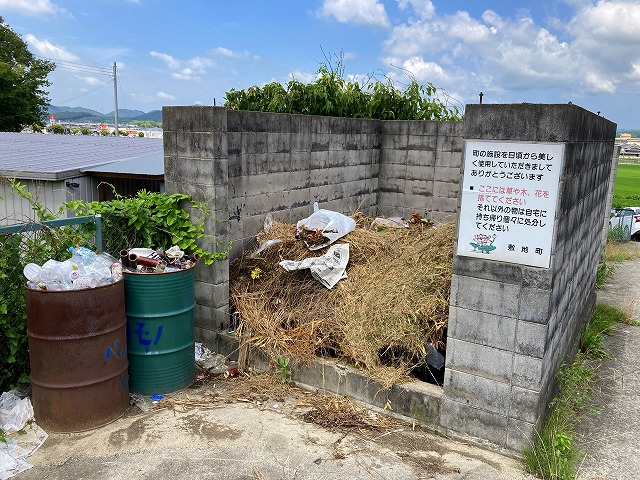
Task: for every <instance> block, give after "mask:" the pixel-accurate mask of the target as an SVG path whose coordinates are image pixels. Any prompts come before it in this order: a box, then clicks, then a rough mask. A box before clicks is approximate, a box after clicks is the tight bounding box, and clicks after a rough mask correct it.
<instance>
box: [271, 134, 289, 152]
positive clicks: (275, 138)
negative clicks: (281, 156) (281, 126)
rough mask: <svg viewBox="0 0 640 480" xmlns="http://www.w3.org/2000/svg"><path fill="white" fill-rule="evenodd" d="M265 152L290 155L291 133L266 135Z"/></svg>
mask: <svg viewBox="0 0 640 480" xmlns="http://www.w3.org/2000/svg"><path fill="white" fill-rule="evenodd" d="M267 152H269V153H290V152H291V133H289V132H286V133H282V132H278V133H272V132H269V133H267Z"/></svg>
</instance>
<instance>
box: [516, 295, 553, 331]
mask: <svg viewBox="0 0 640 480" xmlns="http://www.w3.org/2000/svg"><path fill="white" fill-rule="evenodd" d="M550 300H551V291H550V290H541V289H538V288H531V287H523V288H522V290H521V292H520V308H519V313H518V318H519V319H520V320H526V321H529V322H536V323H543V324H546V323H547V322H548V321H549V315H550V313H551V311H550Z"/></svg>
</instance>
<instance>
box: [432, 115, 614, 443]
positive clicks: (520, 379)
mask: <svg viewBox="0 0 640 480" xmlns="http://www.w3.org/2000/svg"><path fill="white" fill-rule="evenodd" d="M615 131H616V125H615V124H614V123H612V122H610V121H608V120H606V119H604V118H602V117H600V116H597V115H595V114H592V113H590V112H588V111H586V110H584V109H582V108H580V107H578V106H575V105H533V104H519V105H468V106H467V108H466V112H465V132H466V133H465V151H464V152H465V156H464V160H463V167H462V168H463V184H462V186H461V193H460V197H459V212H460V214H459V217H458V228H457V245H456V250H455V256H454V266H453V278H452V285H451V298H450V316H449V328H448V338H447V358H446V368H445V384H444V395H443V400H442V405H441V417H440V424H441V425H442V426H443V427H445V428H446V429H449V430H451V431H453V432H456V433H462V434H464V435H467V436H469V437H472V438H475V439H476V440H479V441H487V442H490V443H492V444H496V445H498V446H500V447H504V448H507V449H511V450H521V449H522V448H523V447H525V446H527V445H528V444H529V442H530V441H531V440H533V438H534V435H535V431H536V429H537V428H539V427H540V426H541V423H542V422H543V421H544V419H545V414H546V407H547V405H548V403H549V400H550V399H551V397H552V394H553V393H554V387H555V384H554V373H555V372H556V371H557V370H558V368H559V367H560V366H561V364H562V363H563V362H564V361H567V360H569V359H571V358H572V356H573V355H574V354H575V352H576V349H577V345H578V340H579V335H580V332H581V331H582V327H583V326H584V324H585V322H586V321H587V320H588V318H589V316H590V315H591V312H592V311H593V307H594V304H595V294H594V285H595V276H596V270H597V266H598V261H599V259H600V252H601V250H602V247H603V237H602V225H603V222H604V219H605V218H606V217H607V216H606V204H607V197H608V190H609V177H610V172H611V169H612V156H613V155H612V154H613V146H614V138H615Z"/></svg>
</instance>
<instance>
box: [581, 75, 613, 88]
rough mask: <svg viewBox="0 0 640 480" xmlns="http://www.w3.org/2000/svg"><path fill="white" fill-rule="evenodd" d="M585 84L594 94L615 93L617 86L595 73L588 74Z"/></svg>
mask: <svg viewBox="0 0 640 480" xmlns="http://www.w3.org/2000/svg"><path fill="white" fill-rule="evenodd" d="M585 82H586V84H587V86H588V87H589V89H590V90H591V91H592V92H594V93H613V92H615V91H616V86H615V84H614V83H613V81H611V80H608V79H606V78H602V77H601V76H600V75H598V74H597V73H595V72H591V73H588V74H587V76H586V78H585Z"/></svg>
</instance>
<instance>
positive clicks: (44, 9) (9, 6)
mask: <svg viewBox="0 0 640 480" xmlns="http://www.w3.org/2000/svg"><path fill="white" fill-rule="evenodd" d="M0 9H2V10H11V11H14V12H18V13H21V14H22V15H27V16H36V15H52V14H56V13H62V12H65V9H64V8H60V7H59V6H58V5H56V4H55V3H52V2H51V1H50V0H0Z"/></svg>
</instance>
